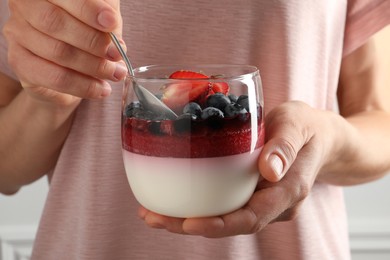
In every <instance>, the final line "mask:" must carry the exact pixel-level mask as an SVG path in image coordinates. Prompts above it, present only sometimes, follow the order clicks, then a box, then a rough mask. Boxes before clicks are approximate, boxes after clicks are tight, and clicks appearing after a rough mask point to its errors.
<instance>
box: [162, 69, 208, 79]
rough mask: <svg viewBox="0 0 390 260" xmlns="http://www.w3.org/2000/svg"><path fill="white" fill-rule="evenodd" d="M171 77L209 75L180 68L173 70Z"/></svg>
mask: <svg viewBox="0 0 390 260" xmlns="http://www.w3.org/2000/svg"><path fill="white" fill-rule="evenodd" d="M169 78H170V79H208V78H209V77H208V76H206V75H204V74H202V73H199V72H194V71H190V70H178V71H175V72H173V73H172V74H171V75H170V76H169Z"/></svg>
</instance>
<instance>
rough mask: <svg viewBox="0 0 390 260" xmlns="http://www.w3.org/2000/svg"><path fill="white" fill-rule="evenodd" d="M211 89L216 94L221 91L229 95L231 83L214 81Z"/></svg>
mask: <svg viewBox="0 0 390 260" xmlns="http://www.w3.org/2000/svg"><path fill="white" fill-rule="evenodd" d="M211 89H212V91H213V92H214V94H215V93H218V92H220V93H222V94H224V95H227V93H228V92H229V85H228V84H227V83H226V82H215V83H213V85H212V87H211Z"/></svg>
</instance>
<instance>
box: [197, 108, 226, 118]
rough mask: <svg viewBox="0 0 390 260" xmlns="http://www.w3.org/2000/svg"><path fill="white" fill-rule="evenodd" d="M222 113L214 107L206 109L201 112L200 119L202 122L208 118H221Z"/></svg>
mask: <svg viewBox="0 0 390 260" xmlns="http://www.w3.org/2000/svg"><path fill="white" fill-rule="evenodd" d="M223 117H224V116H223V112H222V111H221V110H220V109H218V108H215V107H206V108H205V109H203V111H202V115H201V118H202V119H203V120H206V119H209V118H223Z"/></svg>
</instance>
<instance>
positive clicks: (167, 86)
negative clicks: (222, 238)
mask: <svg viewBox="0 0 390 260" xmlns="http://www.w3.org/2000/svg"><path fill="white" fill-rule="evenodd" d="M135 85H139V86H142V87H144V88H146V89H147V90H149V91H150V92H152V93H153V94H154V95H155V96H156V97H157V98H158V99H160V100H161V101H162V102H163V103H164V104H165V105H167V106H168V107H169V108H170V109H171V110H172V111H174V112H175V113H176V115H177V117H176V118H172V117H170V116H167V115H166V114H164V113H162V112H161V113H159V111H157V110H155V109H154V110H152V109H150V107H148V104H146V103H145V102H143V100H138V98H137V95H136V93H135V91H134V86H135ZM122 101H123V102H122V151H123V160H124V165H125V169H126V175H127V179H128V182H129V184H130V187H131V190H132V192H133V194H134V196H135V198H136V199H137V201H138V202H139V203H140V204H141V205H142V206H143V207H145V208H147V209H149V210H151V211H153V212H156V213H159V214H162V215H166V216H172V217H181V218H188V217H207V216H217V215H222V214H226V213H229V212H232V211H234V210H236V209H239V208H241V207H242V206H244V205H245V204H246V203H247V201H248V200H249V198H250V197H251V196H252V194H253V192H254V190H255V188H256V185H257V182H258V179H259V176H260V173H259V172H258V170H257V159H258V156H259V154H260V151H261V149H262V147H263V144H264V118H263V114H264V112H263V107H264V104H263V93H262V85H261V79H260V74H259V71H258V69H257V68H256V67H253V66H249V65H211V64H206V65H152V66H145V67H140V68H136V69H135V70H134V75H133V76H128V77H127V78H126V80H125V85H124V91H123V99H122Z"/></svg>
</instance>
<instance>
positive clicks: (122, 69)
mask: <svg viewBox="0 0 390 260" xmlns="http://www.w3.org/2000/svg"><path fill="white" fill-rule="evenodd" d="M19 23H24V24H21V25H20V26H19V27H29V25H28V24H27V23H25V22H24V21H20V22H19ZM7 31H9V33H8V36H9V37H12V40H14V41H16V42H18V43H19V44H21V45H22V46H23V47H24V48H26V49H28V50H29V51H30V52H32V53H34V54H35V55H36V56H39V57H42V58H44V59H47V60H49V61H52V62H53V63H56V64H58V65H61V66H64V67H67V68H70V69H72V70H75V71H78V72H80V73H82V74H86V75H88V76H91V77H95V78H100V79H108V80H112V81H118V80H121V79H123V78H124V77H125V76H126V74H127V69H126V66H125V65H124V64H123V63H119V62H112V61H109V60H106V59H103V58H100V57H97V56H94V55H91V54H90V53H87V52H85V51H82V50H80V49H77V48H75V47H73V46H71V45H69V44H67V43H64V42H62V41H58V40H56V39H54V38H51V37H49V36H47V35H46V34H43V33H41V32H39V31H36V30H33V29H32V28H28V29H26V30H23V32H24V33H23V34H22V33H21V30H17V29H16V26H11V27H10V28H7ZM11 35H12V36H11ZM31 39H35V40H34V41H32V40H31Z"/></svg>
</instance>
